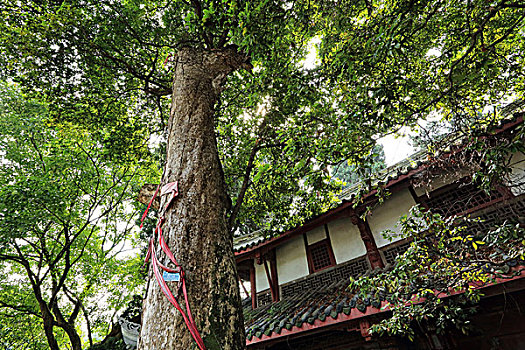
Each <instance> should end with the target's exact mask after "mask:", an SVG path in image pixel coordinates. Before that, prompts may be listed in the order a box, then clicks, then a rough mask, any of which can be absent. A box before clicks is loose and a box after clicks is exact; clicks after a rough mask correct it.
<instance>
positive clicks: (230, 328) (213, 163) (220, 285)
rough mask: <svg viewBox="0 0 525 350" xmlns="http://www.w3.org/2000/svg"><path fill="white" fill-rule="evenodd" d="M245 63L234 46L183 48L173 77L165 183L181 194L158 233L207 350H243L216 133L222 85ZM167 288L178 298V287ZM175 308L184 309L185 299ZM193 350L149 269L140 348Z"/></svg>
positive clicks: (162, 260) (188, 334)
mask: <svg viewBox="0 0 525 350" xmlns="http://www.w3.org/2000/svg"><path fill="white" fill-rule="evenodd" d="M243 64H245V59H244V56H243V55H241V54H239V53H237V51H236V50H234V49H233V48H228V49H224V50H216V51H205V50H197V49H190V48H184V49H181V50H180V51H179V52H178V54H177V56H176V66H175V72H174V74H175V77H174V82H173V96H172V108H171V113H170V119H169V123H168V145H167V162H166V167H165V169H164V175H163V179H162V184H166V183H168V182H173V181H178V183H179V196H178V197H177V198H176V199H175V201H174V202H173V204H172V205H171V207H170V209H169V210H168V212H167V213H166V215H165V217H166V221H165V223H164V225H163V234H164V237H165V239H166V241H167V244H168V246H169V247H170V249H171V251H172V252H173V253H174V255H175V257H176V258H177V260H178V263H179V264H180V265H181V266H182V268H183V269H184V270H185V272H186V281H187V288H188V296H189V303H190V306H191V310H192V312H193V316H194V317H195V321H196V324H197V328H198V330H199V331H200V333H201V336H202V338H203V340H204V343H205V345H206V347H207V349H208V350H215V349H224V350H227V349H243V348H244V346H245V345H244V344H245V338H244V325H243V319H242V310H241V304H240V295H239V287H238V284H237V277H236V276H237V275H236V274H237V272H236V267H235V260H234V256H233V243H232V237H231V235H230V234H229V232H228V228H227V224H226V214H227V211H228V209H229V201H228V197H227V193H226V187H225V182H224V174H223V171H222V168H221V164H220V160H219V156H218V151H217V143H216V139H215V130H214V106H215V105H216V103H217V99H218V97H219V94H220V85H221V83H222V82H223V80H224V79H225V77H226V76H227V75H228V74H229V73H231V72H232V71H234V70H235V69H238V68H240V67H242V66H243ZM165 200H166V198H162V201H161V208H162V207H163V206H164V205H165V204H164V203H165ZM155 244H157V247H158V242H156V243H155ZM156 250H157V252H159V251H160V249H156ZM158 254H160V255H159V261H161V262H163V263H164V264H167V265H168V266H172V265H170V264H169V262H168V259H167V258H166V256H165V254H163V253H158ZM172 267H173V266H172ZM168 285H170V287H171V289H172V291H173V294H174V295H177V294H176V287H177V285H176V283H175V282H168ZM179 302H180V304H181V305H182V307H183V309H184V308H185V307H184V298H183V297H182V295H181V296H180V297H179ZM195 348H196V346H195V343H194V340H193V338H192V337H191V334H190V332H189V331H188V329H187V327H186V325H185V324H184V321H183V319H182V317H181V315H180V314H179V313H178V311H177V310H176V309H175V308H174V307H173V306H171V304H170V303H169V302H168V300H167V299H166V297H165V296H164V295H163V294H162V291H161V290H160V288H159V286H158V284H157V281H156V280H155V278H154V277H153V278H152V273H151V268H150V283H149V287H148V291H147V296H146V300H145V303H144V311H143V324H142V331H141V336H140V343H139V349H142V350H145V349H151V350H160V349H165V350H170V349H184V350H189V349H195Z"/></svg>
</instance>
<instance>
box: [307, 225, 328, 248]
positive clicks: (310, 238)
mask: <svg viewBox="0 0 525 350" xmlns="http://www.w3.org/2000/svg"><path fill="white" fill-rule="evenodd" d="M325 238H326V231H325V229H324V225H321V226H318V227H316V228H314V229H313V230H312V231H308V232H306V241H307V242H308V245H311V244H314V243H317V242H319V241H322V240H323V239H325Z"/></svg>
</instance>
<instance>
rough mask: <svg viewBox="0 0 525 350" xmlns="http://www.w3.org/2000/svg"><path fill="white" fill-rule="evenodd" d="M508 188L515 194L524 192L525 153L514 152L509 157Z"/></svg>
mask: <svg viewBox="0 0 525 350" xmlns="http://www.w3.org/2000/svg"><path fill="white" fill-rule="evenodd" d="M509 165H510V168H511V171H512V173H511V175H510V184H509V185H510V186H511V187H510V188H511V191H512V193H513V194H514V195H515V196H518V195H520V194H523V193H525V155H524V154H523V153H521V152H519V153H515V154H514V155H513V156H512V158H511V159H510V164H509Z"/></svg>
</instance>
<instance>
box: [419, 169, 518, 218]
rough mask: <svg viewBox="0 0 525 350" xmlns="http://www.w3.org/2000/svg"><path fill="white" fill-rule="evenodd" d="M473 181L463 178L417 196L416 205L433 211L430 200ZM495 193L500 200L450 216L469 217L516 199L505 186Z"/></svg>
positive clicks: (501, 186)
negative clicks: (497, 204) (505, 201)
mask: <svg viewBox="0 0 525 350" xmlns="http://www.w3.org/2000/svg"><path fill="white" fill-rule="evenodd" d="M471 181H472V178H471V177H470V176H465V177H463V178H461V179H458V180H457V181H455V182H453V183H450V184H448V185H445V186H443V187H441V188H438V189H435V190H433V191H430V192H429V193H428V194H422V195H421V196H417V195H416V197H415V198H414V200H415V201H416V203H419V204H421V205H422V206H423V207H425V208H426V209H432V208H430V205H429V204H428V201H429V199H431V198H433V197H436V196H440V195H442V194H443V193H446V192H450V191H455V190H457V189H458V188H459V187H460V186H461V185H464V184H469V183H470V182H471ZM494 192H498V193H499V194H500V197H499V198H495V199H493V200H490V201H488V202H485V203H482V204H480V205H477V206H474V207H472V208H470V209H466V210H463V211H462V212H459V213H456V214H454V215H450V216H465V215H469V214H472V213H475V212H477V211H480V210H482V209H485V208H487V207H490V206H493V205H494V204H496V203H499V202H502V201H504V200H508V199H511V198H513V197H514V195H513V193H512V191H511V190H510V188H508V187H507V186H505V185H503V184H497V185H496V186H495V188H494ZM411 193H412V192H411ZM414 194H415V191H414ZM414 194H413V195H414Z"/></svg>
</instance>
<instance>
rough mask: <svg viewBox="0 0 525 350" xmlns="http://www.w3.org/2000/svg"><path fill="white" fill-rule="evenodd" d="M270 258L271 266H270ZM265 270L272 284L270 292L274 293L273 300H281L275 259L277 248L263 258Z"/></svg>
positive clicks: (270, 284)
mask: <svg viewBox="0 0 525 350" xmlns="http://www.w3.org/2000/svg"><path fill="white" fill-rule="evenodd" d="M268 260H269V261H270V267H268ZM263 264H264V270H265V271H266V278H267V279H268V285H269V286H270V293H272V302H276V301H278V300H279V283H278V282H277V263H276V261H275V250H272V251H270V252H269V253H267V254H266V255H265V256H264V258H263Z"/></svg>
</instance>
